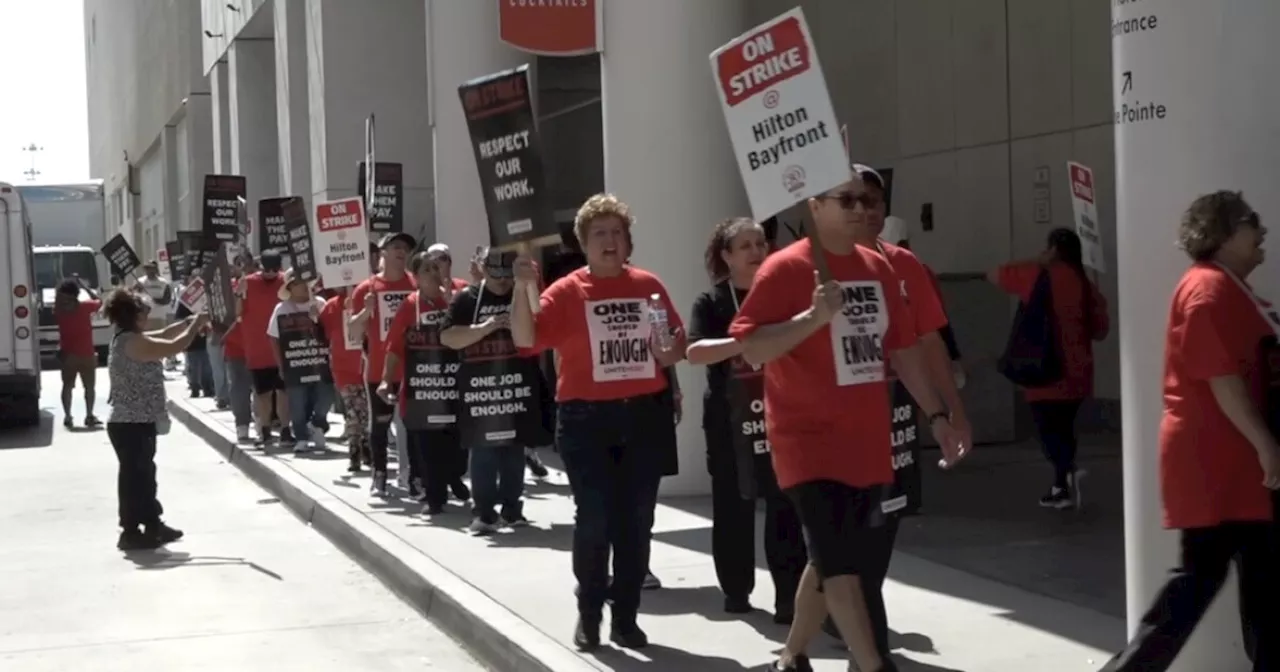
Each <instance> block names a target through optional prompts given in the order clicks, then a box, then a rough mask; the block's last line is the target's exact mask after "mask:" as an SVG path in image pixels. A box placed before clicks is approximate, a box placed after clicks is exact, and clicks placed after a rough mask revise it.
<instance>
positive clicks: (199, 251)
mask: <svg viewBox="0 0 1280 672" xmlns="http://www.w3.org/2000/svg"><path fill="white" fill-rule="evenodd" d="M178 243H179V244H180V245H181V246H182V257H183V261H184V263H183V267H182V275H181V276H180V277H179V278H178V279H179V280H181V279H182V278H185V277H186V276H187V275H188V274H190V273H192V272H193V271H195V270H196V269H197V268H200V267H201V266H203V265H204V248H205V247H206V245H205V233H204V231H179V232H178ZM169 263H170V264H172V263H173V257H172V256H170V258H169Z"/></svg>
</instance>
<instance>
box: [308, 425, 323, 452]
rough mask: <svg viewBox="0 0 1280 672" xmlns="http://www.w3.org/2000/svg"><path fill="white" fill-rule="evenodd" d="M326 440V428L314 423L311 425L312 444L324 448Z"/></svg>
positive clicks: (318, 448)
mask: <svg viewBox="0 0 1280 672" xmlns="http://www.w3.org/2000/svg"><path fill="white" fill-rule="evenodd" d="M325 441H326V439H325V438H324V430H323V429H320V428H319V427H316V426H314V425H313V426H312V427H311V445H312V446H314V447H315V449H316V450H324V447H325V445H326V443H325Z"/></svg>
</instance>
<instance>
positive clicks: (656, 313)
mask: <svg viewBox="0 0 1280 672" xmlns="http://www.w3.org/2000/svg"><path fill="white" fill-rule="evenodd" d="M649 325H650V328H651V329H653V334H654V343H655V344H657V346H658V349H659V350H661V351H662V352H667V351H668V350H670V349H671V348H672V347H673V346H674V345H675V343H673V342H672V338H671V326H670V324H669V323H668V322H667V306H666V304H664V303H663V302H662V296H661V295H659V294H650V295H649Z"/></svg>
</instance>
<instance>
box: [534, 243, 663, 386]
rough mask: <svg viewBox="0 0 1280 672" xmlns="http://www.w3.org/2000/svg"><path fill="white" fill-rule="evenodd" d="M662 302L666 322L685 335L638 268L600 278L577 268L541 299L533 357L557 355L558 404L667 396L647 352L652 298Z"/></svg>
mask: <svg viewBox="0 0 1280 672" xmlns="http://www.w3.org/2000/svg"><path fill="white" fill-rule="evenodd" d="M653 294H657V295H659V297H661V300H662V303H663V304H664V305H665V306H666V309H667V322H668V324H669V325H670V326H671V327H672V328H673V329H674V328H683V327H684V323H683V322H681V321H680V314H679V313H677V312H676V310H675V308H674V307H673V306H672V304H671V297H670V296H668V295H667V288H666V287H664V286H663V285H662V281H661V280H659V279H658V276H656V275H654V274H652V273H650V272H648V271H645V270H641V269H639V268H635V267H634V266H625V267H624V268H623V271H622V273H621V274H619V275H617V276H614V277H611V278H602V277H599V276H596V275H592V274H591V272H590V271H589V270H588V269H587V268H585V267H584V268H579V269H577V270H575V271H573V272H572V273H569V274H568V275H566V276H564V277H563V278H560V279H559V280H557V281H555V282H554V283H552V285H551V286H550V287H548V288H547V289H546V291H544V292H543V293H542V299H541V301H540V302H539V303H540V305H541V310H540V311H539V312H538V314H537V316H535V318H534V325H535V332H536V334H535V340H534V350H535V351H541V350H547V349H552V350H555V352H556V355H557V357H558V359H559V363H558V365H557V367H556V368H557V380H556V399H557V400H559V401H571V400H579V401H609V400H612V399H626V398H628V397H638V396H642V395H646V394H656V393H658V392H661V391H663V390H665V389H666V388H667V377H666V374H665V373H664V372H663V371H662V370H661V369H660V368H659V367H658V363H657V361H655V360H654V358H653V354H652V353H651V352H650V350H649V332H650V331H651V329H650V326H649V308H648V306H649V297H650V296H651V295H653Z"/></svg>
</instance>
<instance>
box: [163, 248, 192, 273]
mask: <svg viewBox="0 0 1280 672" xmlns="http://www.w3.org/2000/svg"><path fill="white" fill-rule="evenodd" d="M164 250H165V252H168V253H169V279H170V280H172V281H174V282H178V281H179V280H181V279H182V278H183V277H185V276H186V275H187V255H186V253H185V252H184V251H183V249H182V242H181V241H177V240H170V241H167V242H165V244H164Z"/></svg>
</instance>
